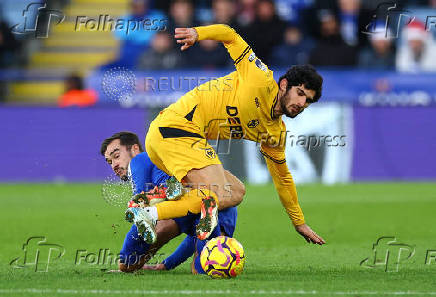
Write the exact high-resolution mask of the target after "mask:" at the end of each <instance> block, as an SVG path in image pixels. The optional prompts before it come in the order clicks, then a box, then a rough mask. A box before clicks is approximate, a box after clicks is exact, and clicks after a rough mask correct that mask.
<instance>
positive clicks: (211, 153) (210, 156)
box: [204, 147, 216, 159]
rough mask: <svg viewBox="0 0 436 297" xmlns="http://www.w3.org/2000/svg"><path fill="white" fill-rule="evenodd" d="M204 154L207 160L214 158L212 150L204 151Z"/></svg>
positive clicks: (214, 154)
mask: <svg viewBox="0 0 436 297" xmlns="http://www.w3.org/2000/svg"><path fill="white" fill-rule="evenodd" d="M204 153H205V154H206V157H207V158H209V159H215V158H216V153H215V151H214V150H213V148H211V147H209V148H207V149H205V150H204Z"/></svg>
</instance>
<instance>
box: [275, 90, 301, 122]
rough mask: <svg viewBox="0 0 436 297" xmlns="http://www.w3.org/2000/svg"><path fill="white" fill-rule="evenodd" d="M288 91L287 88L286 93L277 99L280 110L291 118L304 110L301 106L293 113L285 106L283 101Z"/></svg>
mask: <svg viewBox="0 0 436 297" xmlns="http://www.w3.org/2000/svg"><path fill="white" fill-rule="evenodd" d="M288 92H289V90H288V91H286V93H285V94H284V95H283V96H282V97H281V98H280V99H279V102H280V109H281V110H282V112H283V114H284V115H285V116H287V117H288V118H291V119H293V118H295V117H296V116H298V115H299V114H300V113H302V112H303V111H304V109H303V108H301V109H300V110H299V111H298V112H297V113H294V112H292V111H289V110H288V108H287V107H286V102H285V98H286V95H287V94H288ZM296 108H298V107H296Z"/></svg>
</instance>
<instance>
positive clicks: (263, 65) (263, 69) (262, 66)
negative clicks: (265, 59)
mask: <svg viewBox="0 0 436 297" xmlns="http://www.w3.org/2000/svg"><path fill="white" fill-rule="evenodd" d="M254 64H256V67H257V68H259V69H260V70H262V71H265V72H266V71H267V69H268V68H266V65H265V64H263V63H262V61H261V60H259V59H256V61H255V62H254Z"/></svg>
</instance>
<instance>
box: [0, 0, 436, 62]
mask: <svg viewBox="0 0 436 297" xmlns="http://www.w3.org/2000/svg"><path fill="white" fill-rule="evenodd" d="M393 3H395V5H394V4H393ZM393 8H394V9H393ZM412 8H413V12H415V11H419V10H421V11H424V15H426V14H425V11H427V12H428V14H427V15H431V12H432V11H433V12H436V0H403V1H394V2H389V1H388V2H386V1H380V0H365V1H363V0H159V1H158V0H131V1H130V3H129V14H128V15H126V16H124V17H123V18H125V19H134V20H140V19H150V20H164V22H165V24H166V26H165V30H149V29H148V30H146V29H144V30H137V31H135V32H131V33H130V34H123V33H120V32H117V31H114V38H117V39H119V40H120V41H121V43H120V44H121V45H120V49H119V54H118V58H117V59H116V60H114V61H112V62H111V63H110V64H107V65H103V66H102V69H105V68H108V67H113V66H126V67H129V68H132V69H136V70H154V69H162V70H168V69H180V68H183V69H187V68H196V69H198V68H200V69H216V68H227V67H232V61H231V60H230V59H229V57H228V54H227V52H226V50H225V49H224V47H223V46H222V45H221V44H219V43H217V42H214V41H210V40H207V41H202V42H200V43H199V45H197V46H195V47H193V48H191V49H190V50H188V51H186V52H180V50H179V47H178V46H177V44H176V42H175V39H174V38H173V34H174V28H176V27H192V26H198V25H207V24H213V23H222V24H228V25H230V26H231V27H233V28H234V29H235V30H236V31H237V32H238V33H239V34H240V35H241V36H242V37H243V38H244V39H245V40H246V41H247V42H248V43H249V44H250V45H251V46H252V48H253V49H254V51H255V53H256V55H257V56H258V57H259V58H261V59H262V60H263V61H264V62H265V63H266V64H267V65H269V66H270V67H288V66H289V65H294V64H304V63H310V64H313V65H315V66H321V67H358V68H362V69H377V70H399V71H432V70H436V54H435V51H433V48H434V47H435V45H434V40H433V35H434V34H433V33H434V32H435V31H436V28H434V27H435V25H434V23H436V17H435V20H434V21H433V22H430V23H429V24H430V25H431V24H433V27H430V29H432V30H428V29H429V28H426V20H425V19H423V18H421V19H420V18H416V19H415V20H414V21H413V22H411V23H410V20H409V21H408V20H407V18H405V17H404V15H406V16H407V15H408V14H407V12H408V11H409V10H408V9H412ZM416 9H417V10H416ZM102 13H104V11H103V10H102ZM401 15H403V17H402V18H401ZM435 15H436V14H435ZM409 17H410V16H409ZM388 19H389V22H390V23H389V24H388V25H387V26H386V23H387V20H388ZM407 23H410V24H407ZM398 24H400V25H401V24H405V26H402V27H401V26H400V27H401V29H398ZM427 25H428V24H427ZM397 31H398V32H397ZM19 48H20V44H19V42H17V40H16V37H15V36H14V35H13V34H11V31H10V26H8V24H6V23H5V22H0V68H6V67H10V66H11V65H14V57H15V55H16V53H17V50H18V49H19Z"/></svg>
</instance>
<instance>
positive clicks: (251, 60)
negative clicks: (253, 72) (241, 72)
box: [248, 53, 256, 62]
mask: <svg viewBox="0 0 436 297" xmlns="http://www.w3.org/2000/svg"><path fill="white" fill-rule="evenodd" d="M254 59H256V55H255V54H254V53H251V55H250V56H248V62H253V61H254Z"/></svg>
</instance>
